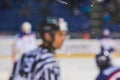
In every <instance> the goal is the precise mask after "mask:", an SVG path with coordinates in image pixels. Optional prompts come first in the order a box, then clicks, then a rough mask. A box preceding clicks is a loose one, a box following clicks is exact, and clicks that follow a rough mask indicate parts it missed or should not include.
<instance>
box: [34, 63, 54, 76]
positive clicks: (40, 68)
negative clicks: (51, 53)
mask: <svg viewBox="0 0 120 80" xmlns="http://www.w3.org/2000/svg"><path fill="white" fill-rule="evenodd" d="M52 63H53V64H54V63H55V61H50V62H46V63H44V64H42V65H41V66H39V68H37V70H36V72H35V74H37V73H38V72H39V71H41V70H42V69H43V67H44V66H49V64H50V65H51V64H52Z"/></svg>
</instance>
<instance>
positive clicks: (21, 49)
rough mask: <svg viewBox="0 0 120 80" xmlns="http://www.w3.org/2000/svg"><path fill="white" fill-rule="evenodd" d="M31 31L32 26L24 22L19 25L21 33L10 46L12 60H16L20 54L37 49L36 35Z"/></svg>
mask: <svg viewBox="0 0 120 80" xmlns="http://www.w3.org/2000/svg"><path fill="white" fill-rule="evenodd" d="M31 30H32V25H31V24H30V23H29V22H24V23H23V24H22V25H21V32H20V33H18V34H17V35H16V37H15V41H14V43H13V46H12V59H13V60H15V59H16V54H17V55H18V57H19V56H20V55H21V53H26V52H29V51H31V50H34V49H35V48H36V47H37V40H36V35H35V33H34V32H32V31H31Z"/></svg>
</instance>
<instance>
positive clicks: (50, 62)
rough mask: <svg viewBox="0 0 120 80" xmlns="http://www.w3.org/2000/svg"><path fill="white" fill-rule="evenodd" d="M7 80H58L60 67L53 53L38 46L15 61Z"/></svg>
mask: <svg viewBox="0 0 120 80" xmlns="http://www.w3.org/2000/svg"><path fill="white" fill-rule="evenodd" d="M9 80H60V68H59V66H58V63H57V60H56V58H55V55H54V54H53V53H52V52H50V51H49V50H48V49H46V48H43V47H39V48H38V49H36V50H34V51H31V52H28V53H25V54H23V55H22V57H21V59H19V60H18V61H16V63H15V64H14V68H13V71H12V74H11V77H10V79H9Z"/></svg>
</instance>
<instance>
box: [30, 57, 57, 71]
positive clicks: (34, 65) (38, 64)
mask: <svg viewBox="0 0 120 80" xmlns="http://www.w3.org/2000/svg"><path fill="white" fill-rule="evenodd" d="M51 60H55V58H54V57H52V56H48V57H46V58H44V59H39V60H38V61H36V62H35V63H34V64H33V67H32V71H34V70H35V69H36V68H37V67H39V66H40V65H42V64H43V63H44V62H45V61H47V62H48V61H51Z"/></svg>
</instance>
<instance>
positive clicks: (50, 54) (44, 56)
mask: <svg viewBox="0 0 120 80" xmlns="http://www.w3.org/2000/svg"><path fill="white" fill-rule="evenodd" d="M46 57H54V55H53V54H52V53H47V54H43V55H41V58H42V59H44V58H46Z"/></svg>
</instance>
